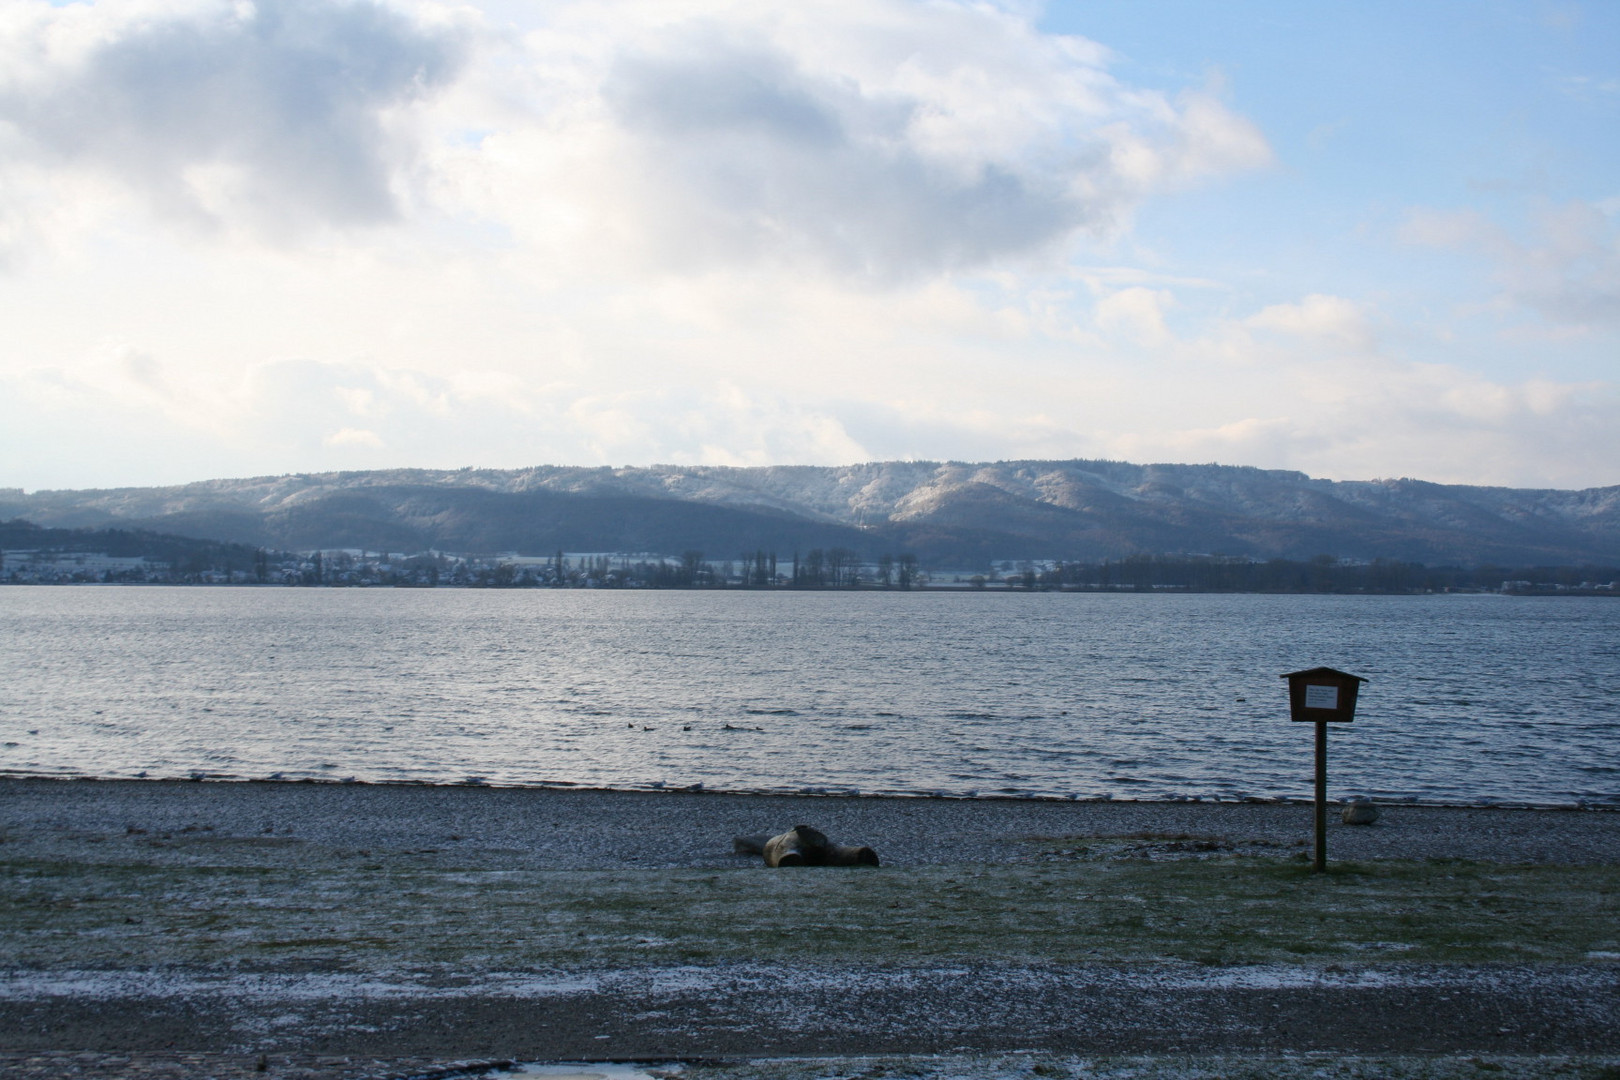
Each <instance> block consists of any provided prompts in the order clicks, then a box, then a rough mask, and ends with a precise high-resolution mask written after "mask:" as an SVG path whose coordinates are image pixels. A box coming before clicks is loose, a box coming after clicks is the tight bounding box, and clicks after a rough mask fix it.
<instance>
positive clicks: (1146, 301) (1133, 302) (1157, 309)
mask: <svg viewBox="0 0 1620 1080" xmlns="http://www.w3.org/2000/svg"><path fill="white" fill-rule="evenodd" d="M1174 303H1175V296H1174V294H1172V293H1171V292H1170V291H1169V290H1167V289H1149V288H1146V287H1144V286H1141V285H1133V286H1131V287H1129V288H1125V289H1120V290H1119V291H1118V292H1115V293H1111V294H1109V295H1108V296H1105V297H1103V298H1102V299H1101V300H1099V301H1098V302H1097V325H1098V326H1100V327H1101V328H1102V329H1103V330H1105V331H1110V332H1118V331H1123V332H1125V333H1127V334H1129V335H1131V336H1132V337H1134V338H1135V339H1136V340H1137V341H1139V342H1141V343H1142V344H1144V345H1163V344H1165V343H1167V342H1169V341H1170V339H1171V335H1170V330H1169V328H1168V327H1166V326H1165V323H1164V313H1165V311H1166V310H1167V309H1168V308H1170V307H1171V306H1172V305H1173V304H1174Z"/></svg>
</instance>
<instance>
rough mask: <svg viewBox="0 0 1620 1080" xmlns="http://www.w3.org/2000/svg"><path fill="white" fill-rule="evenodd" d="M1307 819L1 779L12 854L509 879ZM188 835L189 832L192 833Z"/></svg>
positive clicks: (1482, 830)
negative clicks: (492, 872)
mask: <svg viewBox="0 0 1620 1080" xmlns="http://www.w3.org/2000/svg"><path fill="white" fill-rule="evenodd" d="M1311 821H1312V819H1311V809H1310V807H1309V806H1308V805H1297V804H1286V805H1285V804H1271V803H1213V802H1198V803H1194V802H1181V803H1150V802H1064V801H1051V802H1048V801H1035V800H1003V799H931V798H917V799H906V798H866V797H842V796H788V795H743V794H726V793H721V792H690V791H658V792H644V791H596V790H570V789H555V788H547V789H535V788H523V789H513V788H476V787H427V786H409V785H365V784H302V783H292V784H282V783H262V782H257V783H256V782H248V783H199V782H190V781H59V780H25V779H0V829H4V830H5V835H6V837H7V839H8V842H9V843H10V844H12V845H19V846H14V847H11V848H10V849H9V850H10V851H11V852H12V853H13V854H15V853H16V852H18V851H19V850H22V851H27V852H29V853H30V854H35V853H37V854H41V855H43V854H46V853H49V852H52V851H55V850H57V847H56V845H65V846H63V847H62V848H61V850H62V852H63V854H64V855H66V854H67V853H69V852H72V851H78V850H81V849H80V848H79V847H78V845H79V844H80V843H81V842H82V841H84V840H85V839H86V838H88V837H93V836H96V835H103V836H107V835H121V834H124V833H125V832H126V830H127V829H129V828H137V829H144V830H146V831H147V833H148V834H152V833H158V832H170V833H172V834H175V835H176V836H179V837H180V838H181V847H179V848H178V849H176V850H177V851H192V850H196V849H195V846H194V847H192V848H188V847H186V846H185V844H186V843H187V842H191V843H193V845H195V844H200V843H202V842H203V841H205V840H206V837H202V836H198V835H196V834H197V833H199V832H202V831H203V830H204V829H205V828H206V830H207V831H208V832H211V833H213V834H214V836H215V837H220V836H246V837H251V836H260V835H274V836H283V837H288V836H291V837H296V838H297V839H299V840H301V841H304V842H306V843H309V844H313V845H317V846H323V847H333V848H336V847H352V848H365V849H370V850H377V851H389V850H395V851H402V850H406V849H420V848H422V847H424V846H427V845H430V844H431V845H454V846H455V853H456V857H457V859H458V860H462V861H465V862H466V863H468V864H469V865H475V866H488V867H505V868H509V869H534V870H565V869H617V868H623V869H631V868H649V867H686V868H706V867H729V866H737V865H744V864H746V861H747V860H743V859H739V857H738V856H736V855H734V854H733V853H732V848H731V840H732V837H734V836H736V835H741V834H750V833H759V832H780V831H783V830H785V829H787V828H789V827H791V826H793V825H795V824H798V823H800V822H804V823H807V824H811V825H814V826H816V827H817V828H819V829H821V830H822V831H823V832H825V833H826V834H827V835H828V836H829V837H831V838H832V839H834V840H836V841H840V842H847V843H862V844H866V845H868V846H870V847H872V848H875V849H876V850H877V852H878V853H879V855H880V857H881V858H882V859H883V861H884V864H885V865H888V866H917V865H929V864H935V865H937V864H945V863H997V862H1007V861H1012V860H1017V859H1021V858H1025V857H1027V855H1028V852H1027V850H1026V849H1025V848H1024V847H1022V846H1021V844H1020V843H1019V842H1020V841H1023V840H1027V839H1029V838H1031V837H1064V836H1120V837H1128V836H1133V835H1141V834H1161V835H1164V836H1173V835H1181V834H1186V835H1196V836H1218V837H1223V838H1226V839H1228V840H1229V841H1231V842H1232V843H1233V844H1234V845H1235V846H1237V847H1239V848H1242V847H1244V846H1254V845H1256V844H1264V845H1284V846H1287V845H1299V844H1302V843H1307V842H1308V841H1309V838H1310V835H1311ZM188 827H189V828H191V830H192V832H190V833H186V832H184V831H183V830H185V829H187V828H188ZM1328 848H1329V851H1330V852H1331V853H1332V855H1333V857H1334V858H1338V859H1347V860H1363V859H1437V858H1454V859H1475V860H1481V861H1487V862H1502V863H1576V864H1579V863H1620V813H1616V812H1607V811H1576V810H1519V809H1502V808H1489V807H1431V806H1392V807H1385V808H1384V812H1383V816H1382V818H1381V819H1380V821H1379V822H1378V823H1377V824H1375V825H1372V826H1367V827H1356V826H1345V825H1342V824H1340V823H1339V822H1338V821H1337V820H1336V815H1332V816H1330V838H1329V841H1328Z"/></svg>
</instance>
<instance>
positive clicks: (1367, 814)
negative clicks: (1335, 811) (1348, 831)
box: [1339, 795, 1378, 825]
mask: <svg viewBox="0 0 1620 1080" xmlns="http://www.w3.org/2000/svg"><path fill="white" fill-rule="evenodd" d="M1339 817H1340V818H1341V819H1342V820H1343V821H1344V823H1345V824H1346V825H1371V824H1372V823H1373V822H1375V821H1377V820H1378V807H1376V806H1374V805H1373V801H1372V800H1371V799H1369V798H1367V797H1366V796H1364V795H1362V796H1357V797H1356V798H1354V799H1351V800H1350V801H1349V802H1347V803H1345V804H1344V809H1343V810H1341V811H1339Z"/></svg>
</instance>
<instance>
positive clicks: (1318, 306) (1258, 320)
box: [1243, 293, 1373, 349]
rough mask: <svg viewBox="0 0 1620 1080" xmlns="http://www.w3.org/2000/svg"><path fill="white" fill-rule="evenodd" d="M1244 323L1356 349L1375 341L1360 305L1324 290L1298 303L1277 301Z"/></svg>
mask: <svg viewBox="0 0 1620 1080" xmlns="http://www.w3.org/2000/svg"><path fill="white" fill-rule="evenodd" d="M1243 325H1244V326H1247V327H1250V328H1252V329H1256V330H1270V331H1273V332H1276V333H1280V334H1288V335H1291V336H1293V337H1297V338H1303V339H1306V340H1308V341H1314V342H1322V343H1331V344H1336V345H1340V346H1344V347H1347V348H1352V349H1366V348H1370V347H1371V346H1372V344H1373V335H1372V331H1371V328H1370V327H1369V326H1368V323H1367V317H1366V314H1365V312H1364V311H1363V310H1362V308H1361V307H1360V305H1358V304H1356V303H1355V302H1353V301H1351V300H1347V299H1345V298H1344V297H1342V296H1326V295H1323V294H1322V293H1312V294H1310V295H1309V296H1306V297H1305V298H1304V299H1302V300H1300V301H1299V303H1297V304H1273V305H1271V306H1270V307H1267V308H1263V309H1261V310H1260V311H1259V312H1258V313H1256V314H1254V315H1251V316H1249V318H1247V319H1245V320H1244V321H1243Z"/></svg>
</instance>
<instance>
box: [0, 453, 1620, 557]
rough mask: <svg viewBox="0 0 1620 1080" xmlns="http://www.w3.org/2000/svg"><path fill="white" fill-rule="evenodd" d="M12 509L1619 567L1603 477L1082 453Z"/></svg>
mask: <svg viewBox="0 0 1620 1080" xmlns="http://www.w3.org/2000/svg"><path fill="white" fill-rule="evenodd" d="M9 518H26V519H27V520H30V521H33V522H35V523H37V524H41V525H51V526H109V525H119V524H123V525H131V526H134V525H138V526H140V527H143V528H151V529H158V530H162V531H167V532H174V533H179V534H182V535H190V536H202V537H207V538H209V539H220V540H236V541H242V542H247V543H257V544H274V545H280V546H292V547H315V546H332V547H336V546H367V547H374V548H388V549H393V550H397V549H399V548H401V547H408V546H412V545H416V544H419V545H420V546H422V547H439V548H450V549H457V548H458V547H459V549H462V550H468V549H471V550H512V549H518V550H524V549H532V550H535V551H546V550H548V549H549V548H550V547H553V546H555V545H556V544H559V543H562V544H565V545H567V546H569V547H570V549H571V550H578V549H580V548H582V547H594V548H595V549H597V550H603V549H632V548H633V549H634V550H663V551H680V550H683V549H685V548H688V547H694V546H698V547H707V548H708V549H710V550H722V551H728V552H729V551H731V550H733V549H735V550H737V551H740V550H743V549H744V548H745V547H746V548H751V547H753V546H755V545H757V544H764V543H770V544H772V545H773V546H781V545H788V546H793V545H798V546H806V547H808V546H816V545H842V546H848V547H852V548H855V549H857V550H862V551H871V552H874V553H875V552H877V551H879V550H888V551H899V550H911V551H915V552H917V553H918V554H919V555H921V556H923V557H924V558H925V560H928V559H932V560H934V561H952V560H954V561H957V562H962V561H968V562H971V561H976V560H982V559H988V558H1043V557H1044V558H1117V557H1121V556H1124V555H1128V554H1132V553H1137V552H1152V553H1168V552H1209V553H1226V554H1237V555H1251V556H1256V557H1289V558H1309V557H1311V556H1313V555H1316V554H1323V553H1330V554H1334V555H1338V556H1340V557H1345V558H1362V559H1370V558H1391V559H1400V560H1406V561H1416V562H1425V563H1431V564H1435V563H1455V564H1461V565H1478V564H1481V563H1492V562H1500V563H1504V564H1534V563H1580V562H1604V563H1615V562H1620V486H1617V487H1605V488H1590V489H1587V490H1584V491H1561V490H1526V489H1512V488H1488V487H1467V486H1460V485H1445V484H1432V483H1427V482H1424V481H1420V480H1410V479H1399V480H1366V481H1331V480H1317V479H1312V478H1311V477H1308V476H1306V475H1304V474H1303V473H1298V472H1287V471H1279V470H1265V469H1254V468H1245V467H1235V466H1222V465H1133V464H1129V463H1126V462H1115V461H1083V460H1074V461H1004V462H985V463H965V462H894V461H891V462H869V463H866V464H861V465H848V466H837V467H816V466H773V467H762V468H726V467H717V466H675V465H661V466H652V467H650V468H576V467H563V466H541V467H536V468H530V469H515V470H488V469H464V470H456V471H440V470H422V469H395V470H381V471H375V472H348V473H323V474H315V475H306V474H299V475H289V476H277V477H255V478H250V479H239V480H209V481H202V482H198V483H194V484H185V485H181V486H177V487H166V488H121V489H114V490H103V491H41V492H34V493H32V494H23V493H22V492H17V491H13V492H9V493H7V492H0V519H9ZM716 545H719V546H718V547H717V546H716Z"/></svg>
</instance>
